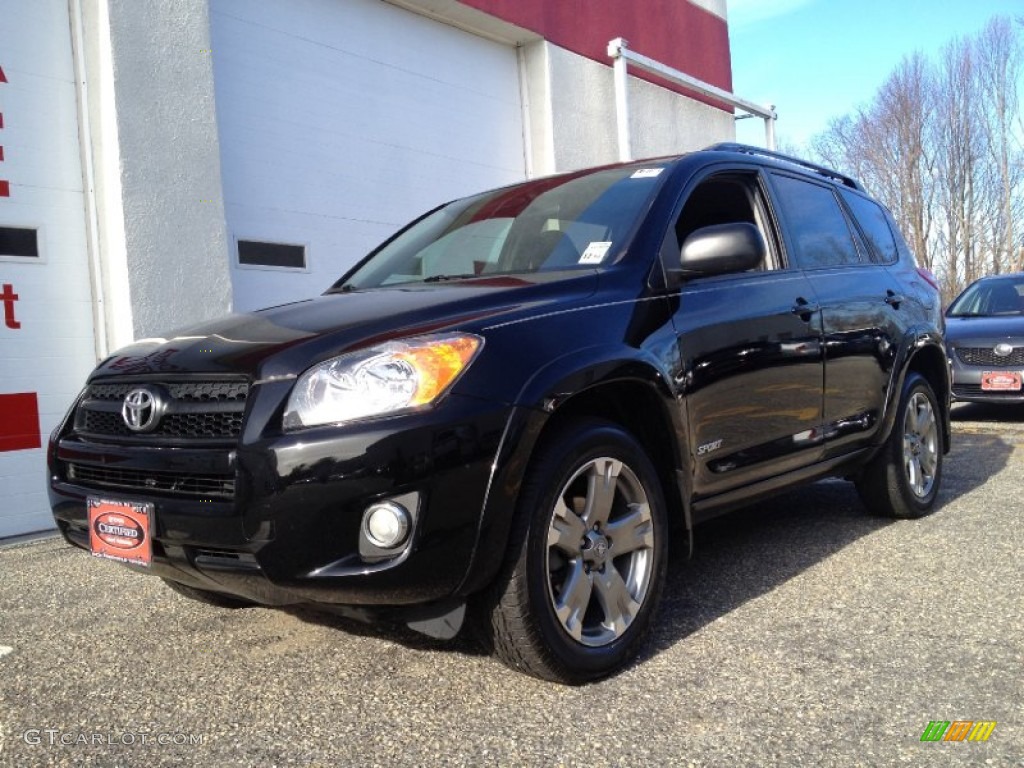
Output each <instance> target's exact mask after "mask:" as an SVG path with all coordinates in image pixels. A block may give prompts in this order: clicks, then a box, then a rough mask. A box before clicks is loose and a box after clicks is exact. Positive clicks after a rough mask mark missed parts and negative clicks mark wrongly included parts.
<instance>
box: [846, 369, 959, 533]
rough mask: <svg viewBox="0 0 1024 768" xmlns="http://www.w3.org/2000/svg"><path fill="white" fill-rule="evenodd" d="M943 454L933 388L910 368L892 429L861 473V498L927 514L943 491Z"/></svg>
mask: <svg viewBox="0 0 1024 768" xmlns="http://www.w3.org/2000/svg"><path fill="white" fill-rule="evenodd" d="M942 456H943V445H942V424H941V422H940V420H939V406H938V402H937V400H936V399H935V393H934V392H933V391H932V388H931V385H929V384H928V382H927V381H926V380H925V379H924V377H922V376H921V375H919V374H917V373H908V374H907V378H906V381H905V382H904V383H903V392H902V394H901V396H900V404H899V411H898V412H897V413H896V422H895V424H893V428H892V433H891V434H890V435H889V438H888V440H886V442H885V445H883V446H882V448H881V450H879V452H878V454H877V455H876V456H875V457H874V458H873V459H872V460H871V462H870V463H869V464H868V465H867V466H866V467H865V468H864V470H863V472H862V473H861V475H860V477H859V478H858V479H857V491H858V493H859V494H860V497H861V500H862V501H863V502H864V505H865V506H866V507H867V508H868V510H869V511H870V512H872V513H873V514H877V515H881V516H885V517H895V518H903V519H911V518H918V517H924V516H925V515H927V514H928V513H929V512H931V511H932V510H933V509H934V508H935V501H936V499H937V498H938V495H939V484H940V481H941V479H942Z"/></svg>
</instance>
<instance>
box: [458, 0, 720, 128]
mask: <svg viewBox="0 0 1024 768" xmlns="http://www.w3.org/2000/svg"><path fill="white" fill-rule="evenodd" d="M461 2H462V3H463V4H464V5H469V6H472V7H474V8H476V9H478V10H481V11H483V12H485V13H489V14H491V15H492V16H497V17H498V18H500V19H504V20H505V21H508V22H511V23H512V24H515V25H517V26H520V27H524V28H526V29H528V30H530V31H531V32H536V33H537V34H539V35H541V36H542V37H543V38H544V39H545V40H548V41H550V42H552V43H554V44H555V45H558V46H560V47H562V48H567V49H568V50H570V51H572V52H573V53H578V54H580V55H581V56H586V57H587V58H588V59H593V60H594V61H597V62H600V63H601V64H606V65H608V66H611V64H612V60H611V59H610V58H608V41H609V40H613V39H614V38H616V37H623V38H625V39H626V40H627V41H628V42H629V47H630V50H633V51H636V52H637V53H642V54H643V55H644V56H648V57H650V58H652V59H656V60H657V61H660V62H662V63H663V64H667V65H668V66H670V67H672V68H673V69H678V70H681V71H683V72H685V73H686V74H688V75H691V76H692V77H696V78H698V79H700V80H703V81H704V82H706V83H711V84H712V85H715V86H718V87H719V88H722V89H723V90H726V91H729V92H731V91H732V63H731V58H730V53H729V25H728V24H727V23H726V22H725V19H723V18H721V17H720V16H716V15H715V14H713V13H711V12H710V11H706V10H704V9H703V8H701V7H699V6H696V5H693V4H692V3H689V2H687V0H586V2H551V0H461ZM631 74H635V75H636V76H637V77H641V78H643V79H645V80H650V81H652V82H657V83H659V84H660V85H663V86H665V87H666V88H671V89H672V90H674V91H677V92H678V93H683V94H685V95H687V96H690V97H691V98H696V99H699V100H700V101H704V102H705V103H708V104H714V105H715V106H719V107H723V105H721V104H719V103H718V102H715V101H713V100H708V99H704V98H702V97H699V96H697V95H696V94H693V93H692V92H690V91H687V90H686V89H684V88H681V87H679V86H675V85H672V84H670V83H666V82H664V81H660V80H659V79H658V78H656V77H651V76H648V75H646V74H644V73H641V72H639V71H638V70H631ZM723 108H724V109H726V111H729V112H731V111H732V110H731V109H730V108H727V107H723Z"/></svg>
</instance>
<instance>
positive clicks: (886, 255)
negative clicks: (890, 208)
mask: <svg viewBox="0 0 1024 768" xmlns="http://www.w3.org/2000/svg"><path fill="white" fill-rule="evenodd" d="M842 194H843V198H844V199H845V200H846V204H847V205H849V206H850V210H851V211H853V217H854V218H855V219H856V220H857V223H858V224H860V228H861V231H863V232H864V237H865V239H866V240H867V242H868V246H869V248H870V252H871V260H872V261H878V262H881V263H883V264H892V263H893V262H894V261H896V260H897V259H898V258H899V253H898V252H897V250H896V238H895V237H893V234H892V229H891V228H890V227H889V219H888V217H887V216H886V215H885V211H883V210H882V206H880V205H878V203H876V202H874V201H873V200H868V199H867V198H866V197H861V196H860V195H857V194H854V193H852V192H847V191H846V190H845V189H844V190H843V193H842Z"/></svg>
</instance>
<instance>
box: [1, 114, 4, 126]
mask: <svg viewBox="0 0 1024 768" xmlns="http://www.w3.org/2000/svg"><path fill="white" fill-rule="evenodd" d="M3 127H4V113H3V112H0V128H3Z"/></svg>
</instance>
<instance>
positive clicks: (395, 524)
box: [363, 501, 409, 549]
mask: <svg viewBox="0 0 1024 768" xmlns="http://www.w3.org/2000/svg"><path fill="white" fill-rule="evenodd" d="M363 534H364V535H365V536H366V538H367V539H368V540H369V542H370V543H371V544H373V546H375V547H380V548H381V549H394V548H395V547H398V546H401V545H402V544H403V543H405V539H406V537H407V536H408V535H409V510H407V509H406V508H405V507H403V506H402V505H401V504H396V503H395V502H393V501H381V502H378V503H376V504H373V505H371V506H369V507H367V508H366V512H364V513H363Z"/></svg>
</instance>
